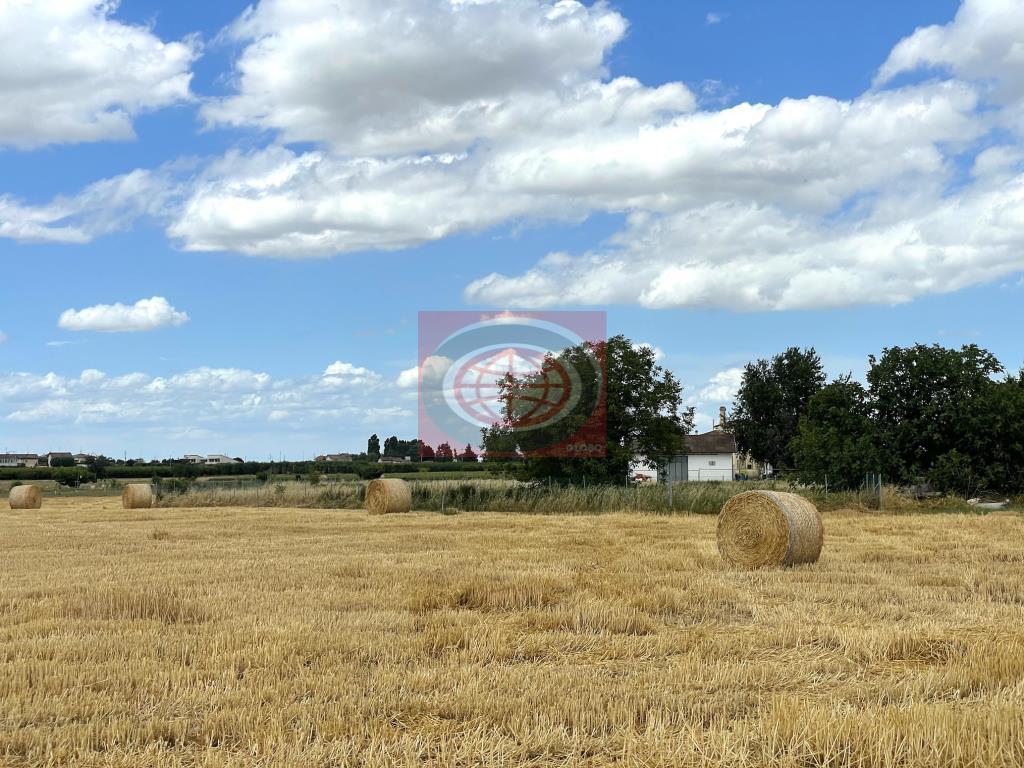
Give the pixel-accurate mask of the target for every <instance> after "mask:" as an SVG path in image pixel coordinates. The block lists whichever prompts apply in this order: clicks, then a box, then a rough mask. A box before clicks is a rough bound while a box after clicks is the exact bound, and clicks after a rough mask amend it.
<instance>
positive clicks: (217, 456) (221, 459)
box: [206, 453, 242, 464]
mask: <svg viewBox="0 0 1024 768" xmlns="http://www.w3.org/2000/svg"><path fill="white" fill-rule="evenodd" d="M206 463H207V464H241V463H242V460H241V459H236V458H232V457H231V456H225V455H224V454H223V453H211V454H210V455H209V456H207V457H206Z"/></svg>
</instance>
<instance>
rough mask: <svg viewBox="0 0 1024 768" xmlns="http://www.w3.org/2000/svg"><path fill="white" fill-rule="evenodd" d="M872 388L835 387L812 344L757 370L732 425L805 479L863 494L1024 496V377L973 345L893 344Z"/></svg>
mask: <svg viewBox="0 0 1024 768" xmlns="http://www.w3.org/2000/svg"><path fill="white" fill-rule="evenodd" d="M868 364H869V369H868V372H867V376H866V382H867V385H866V386H865V385H863V384H861V383H860V382H858V381H856V380H854V379H853V377H852V376H851V375H849V374H847V375H844V376H839V377H838V378H836V379H835V380H833V381H831V382H827V381H826V376H825V373H824V369H823V366H822V363H821V359H820V358H819V356H818V354H817V352H816V351H815V350H814V349H813V348H809V349H798V348H796V347H791V348H789V349H787V350H786V351H785V352H783V353H781V354H779V355H776V356H775V357H773V358H771V359H770V360H757V361H756V362H752V363H749V364H748V365H747V366H745V368H744V370H743V376H742V380H741V384H740V388H739V391H738V393H737V396H736V400H735V402H734V403H733V413H732V417H731V419H730V427H731V429H732V430H733V432H734V434H735V435H736V441H737V444H738V445H739V447H740V449H741V450H743V451H745V452H747V453H749V454H750V455H751V456H752V457H753V458H754V459H756V460H757V461H759V462H762V463H770V464H771V465H773V466H774V467H775V468H777V469H781V470H790V471H791V472H792V474H793V475H794V476H795V477H796V478H797V479H798V480H800V481H802V482H807V483H818V484H820V483H824V482H825V481H826V478H827V481H828V483H829V485H831V486H833V487H836V488H847V489H853V488H856V487H858V486H859V485H860V484H861V483H862V482H863V481H864V478H865V475H866V474H868V473H881V474H882V475H883V477H884V478H885V479H886V480H887V481H890V482H893V483H896V484H902V485H910V484H916V483H921V482H925V481H926V482H929V483H931V484H932V485H933V486H934V487H935V488H936V490H939V491H942V492H948V493H958V494H962V495H965V496H973V495H977V494H979V493H984V492H1000V493H1007V494H1012V493H1020V492H1022V491H1024V378H1022V375H1021V374H1019V373H1018V374H1016V375H1014V374H1011V373H1008V372H1007V371H1006V369H1005V368H1004V366H1003V364H1002V363H1000V361H999V360H998V359H997V358H996V357H995V355H993V354H992V353H991V352H989V351H987V350H985V349H982V348H981V347H979V346H977V345H974V344H971V345H966V346H963V347H961V348H959V349H950V348H946V347H942V346H940V345H938V344H933V345H924V344H917V345H914V346H912V347H887V348H885V349H883V351H882V353H881V355H879V356H875V355H871V356H870V357H869V358H868Z"/></svg>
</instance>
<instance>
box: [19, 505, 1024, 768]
mask: <svg viewBox="0 0 1024 768" xmlns="http://www.w3.org/2000/svg"><path fill="white" fill-rule="evenodd" d="M825 526H826V539H825V548H824V551H823V554H822V558H821V560H820V561H819V562H818V563H817V564H816V565H813V566H803V567H799V568H795V569H792V570H788V571H759V572H742V571H732V570H729V569H727V568H726V567H725V566H724V565H723V564H722V562H721V561H720V559H719V557H718V554H717V550H716V545H715V518H714V517H712V516H691V515H679V516H654V515H643V514H635V513H634V514H608V515H590V516H534V515H511V514H492V513H464V514H459V515H447V516H446V515H439V514H436V513H413V514H410V515H397V516H389V517H369V516H368V515H366V514H365V513H363V512H357V511H344V510H321V509H288V508H275V509H253V508H240V507H214V508H204V509H192V508H185V507H183V508H174V509H164V508H161V509H152V510H134V511H125V510H122V509H121V508H120V503H119V500H117V499H112V498H77V499H66V498H56V499H55V498H47V499H46V501H45V506H44V508H43V509H42V510H27V511H10V510H3V511H2V512H0V548H2V555H3V556H2V557H0V617H2V620H0V765H3V766H45V765H52V766H58V765H59V766H123V767H125V768H127V767H128V766H132V767H133V768H135V767H138V768H148V767H150V766H197V765H203V766H325V767H326V766H381V767H382V768H383V767H384V766H414V765H415V766H424V765H445V766H447V765H453V766H476V765H486V766H498V765H501V766H520V765H526V766H556V765H557V766H566V765H586V766H611V765H616V766H619V765H621V766H719V765H728V766H750V767H755V766H785V767H787V768H798V767H799V768H805V767H808V766H864V767H868V766H871V767H877V768H882V767H883V766H884V767H888V766H895V765H899V766H902V768H918V767H919V768H932V767H941V766H964V767H967V766H979V767H980V766H1017V765H1021V764H1024V619H1022V607H1024V577H1022V574H1024V536H1022V534H1024V518H1022V517H1020V516H1019V515H1015V514H1000V515H991V516H976V515H944V514H928V515H900V516H888V515H870V514H864V513H854V512H842V511H840V512H832V513H828V514H827V515H826V517H825Z"/></svg>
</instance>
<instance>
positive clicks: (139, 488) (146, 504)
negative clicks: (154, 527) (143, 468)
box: [121, 483, 153, 509]
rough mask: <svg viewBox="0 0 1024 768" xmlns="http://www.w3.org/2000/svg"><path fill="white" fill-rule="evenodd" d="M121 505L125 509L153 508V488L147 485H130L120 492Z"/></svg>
mask: <svg viewBox="0 0 1024 768" xmlns="http://www.w3.org/2000/svg"><path fill="white" fill-rule="evenodd" d="M121 504H122V506H124V508H125V509H149V508H150V507H152V506H153V486H152V485H150V484H149V483H132V484H130V485H126V486H125V487H124V490H123V491H121Z"/></svg>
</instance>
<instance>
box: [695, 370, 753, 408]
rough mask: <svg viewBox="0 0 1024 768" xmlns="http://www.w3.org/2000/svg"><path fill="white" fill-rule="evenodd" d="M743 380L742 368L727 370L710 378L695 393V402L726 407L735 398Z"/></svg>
mask: <svg viewBox="0 0 1024 768" xmlns="http://www.w3.org/2000/svg"><path fill="white" fill-rule="evenodd" d="M742 380H743V369H742V368H727V369H726V370H724V371H719V372H718V373H716V374H715V375H714V376H712V377H711V378H710V379H709V380H708V382H707V383H706V384H705V385H704V386H703V387H702V388H701V389H700V391H699V392H698V393H697V401H698V402H699V403H701V404H705V405H715V404H716V403H717V404H718V405H724V406H728V405H729V404H730V403H732V401H733V399H735V397H736V391H737V390H738V389H739V388H740V383H741V382H742Z"/></svg>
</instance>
